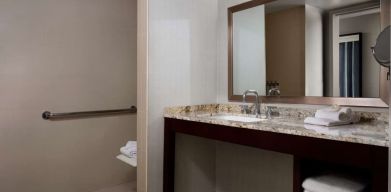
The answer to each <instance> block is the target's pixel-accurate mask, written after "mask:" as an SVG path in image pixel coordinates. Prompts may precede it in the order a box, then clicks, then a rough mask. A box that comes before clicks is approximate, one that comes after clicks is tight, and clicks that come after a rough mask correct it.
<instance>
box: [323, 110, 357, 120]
mask: <svg viewBox="0 0 391 192" xmlns="http://www.w3.org/2000/svg"><path fill="white" fill-rule="evenodd" d="M315 117H316V118H319V119H331V120H334V121H349V120H351V119H352V109H350V108H348V107H343V108H341V109H339V110H336V109H335V108H325V109H320V110H317V111H316V113H315Z"/></svg>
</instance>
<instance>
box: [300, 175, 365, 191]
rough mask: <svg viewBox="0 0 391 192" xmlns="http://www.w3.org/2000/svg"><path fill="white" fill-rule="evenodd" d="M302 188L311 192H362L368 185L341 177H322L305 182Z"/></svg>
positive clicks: (308, 179)
mask: <svg viewBox="0 0 391 192" xmlns="http://www.w3.org/2000/svg"><path fill="white" fill-rule="evenodd" d="M302 187H303V188H304V189H305V190H307V191H311V192H331V191H332V192H361V191H363V190H364V189H365V187H366V185H365V184H364V183H361V182H359V181H358V180H356V179H352V178H348V177H344V176H339V175H322V176H317V177H311V178H307V179H306V180H304V182H303V184H302Z"/></svg>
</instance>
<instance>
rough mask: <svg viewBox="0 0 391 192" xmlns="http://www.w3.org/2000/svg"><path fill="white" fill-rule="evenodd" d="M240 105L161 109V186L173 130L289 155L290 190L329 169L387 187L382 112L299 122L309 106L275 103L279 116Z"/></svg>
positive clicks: (170, 187) (169, 170) (167, 177)
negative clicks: (329, 122) (347, 120)
mask: <svg viewBox="0 0 391 192" xmlns="http://www.w3.org/2000/svg"><path fill="white" fill-rule="evenodd" d="M250 108H251V107H250ZM240 110H241V106H240V105H231V104H212V105H199V106H185V107H172V108H167V109H166V111H165V125H164V138H165V140H164V191H165V192H173V191H174V178H175V176H174V170H175V135H176V133H182V134H187V135H193V136H198V137H203V138H207V139H212V140H217V141H223V142H229V143H234V144H240V145H245V146H250V147H255V148H259V149H264V150H270V151H275V152H280V153H285V154H290V155H293V156H294V172H293V174H294V175H293V181H292V182H293V191H294V192H300V191H303V189H302V187H301V184H302V182H303V180H304V179H305V178H307V177H308V176H313V175H316V174H319V173H324V172H330V171H344V172H346V173H350V174H354V175H362V176H364V177H365V179H367V181H368V183H369V188H370V191H376V192H383V191H387V181H388V147H389V138H388V134H387V130H388V114H386V113H370V112H355V113H356V115H359V116H360V117H361V121H360V122H359V123H357V124H352V125H345V126H338V127H321V126H309V125H305V124H304V123H303V120H304V118H305V117H308V116H312V115H313V114H314V113H315V110H313V109H296V108H295V109H294V108H283V107H279V108H277V111H278V113H279V116H273V117H271V118H258V119H257V118H255V117H253V116H251V115H243V114H241V113H240ZM264 111H265V110H264V109H263V112H262V113H263V114H265V113H264Z"/></svg>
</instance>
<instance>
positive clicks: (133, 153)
mask: <svg viewBox="0 0 391 192" xmlns="http://www.w3.org/2000/svg"><path fill="white" fill-rule="evenodd" d="M120 152H121V153H122V154H123V155H125V156H127V157H129V158H135V159H136V158H137V142H136V141H128V142H127V143H126V145H125V146H123V147H121V148H120Z"/></svg>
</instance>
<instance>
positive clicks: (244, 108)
mask: <svg viewBox="0 0 391 192" xmlns="http://www.w3.org/2000/svg"><path fill="white" fill-rule="evenodd" d="M242 113H244V114H249V113H250V109H249V107H248V106H247V105H242Z"/></svg>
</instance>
